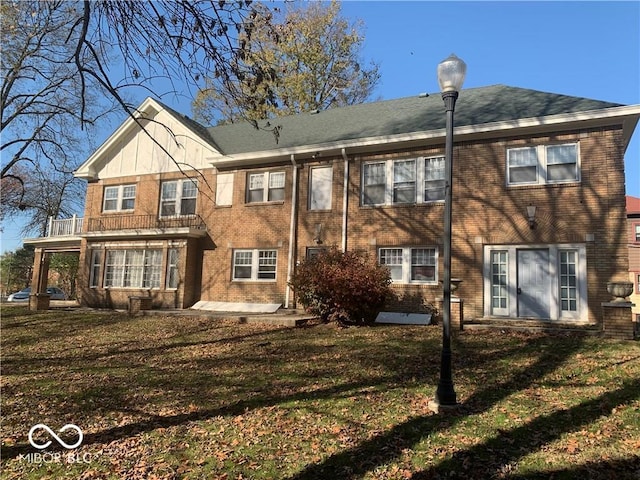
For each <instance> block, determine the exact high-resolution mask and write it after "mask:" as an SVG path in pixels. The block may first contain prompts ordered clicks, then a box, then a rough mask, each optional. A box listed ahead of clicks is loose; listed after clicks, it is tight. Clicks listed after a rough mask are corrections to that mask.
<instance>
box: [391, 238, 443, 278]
mask: <svg viewBox="0 0 640 480" xmlns="http://www.w3.org/2000/svg"><path fill="white" fill-rule="evenodd" d="M416 249H429V250H434V251H435V259H434V265H433V266H434V268H435V278H434V279H433V280H411V251H412V250H416ZM382 250H402V279H401V280H392V283H393V284H395V285H405V284H412V285H437V284H438V256H439V252H438V247H435V246H429V245H417V246H412V247H405V246H385V247H379V248H378V263H379V264H380V265H382V266H384V264H382V263H380V258H381V253H382Z"/></svg>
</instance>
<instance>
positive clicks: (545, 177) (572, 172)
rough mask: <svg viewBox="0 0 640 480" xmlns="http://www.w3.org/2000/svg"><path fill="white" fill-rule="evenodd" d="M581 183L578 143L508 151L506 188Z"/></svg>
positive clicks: (510, 149)
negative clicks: (507, 186)
mask: <svg viewBox="0 0 640 480" xmlns="http://www.w3.org/2000/svg"><path fill="white" fill-rule="evenodd" d="M579 180H580V168H579V154H578V144H577V143H567V144H562V145H537V146H531V147H519V148H509V149H508V150H507V183H508V184H509V185H542V184H548V183H567V182H577V181H579Z"/></svg>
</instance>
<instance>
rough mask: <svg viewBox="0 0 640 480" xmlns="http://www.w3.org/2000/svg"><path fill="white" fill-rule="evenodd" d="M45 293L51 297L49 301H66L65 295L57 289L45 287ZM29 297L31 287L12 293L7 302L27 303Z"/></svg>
mask: <svg viewBox="0 0 640 480" xmlns="http://www.w3.org/2000/svg"><path fill="white" fill-rule="evenodd" d="M47 293H48V294H49V295H51V300H66V299H67V294H66V293H64V292H63V291H62V290H61V289H60V288H58V287H47ZM29 295H31V287H27V288H24V289H22V290H20V291H19V292H15V293H12V294H11V295H9V297H8V298H7V301H8V302H28V301H29Z"/></svg>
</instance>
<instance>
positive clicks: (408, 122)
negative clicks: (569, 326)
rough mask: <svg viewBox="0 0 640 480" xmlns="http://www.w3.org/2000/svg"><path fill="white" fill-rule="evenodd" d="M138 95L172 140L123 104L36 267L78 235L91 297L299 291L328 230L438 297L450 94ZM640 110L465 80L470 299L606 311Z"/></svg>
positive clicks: (401, 288) (504, 314)
mask: <svg viewBox="0 0 640 480" xmlns="http://www.w3.org/2000/svg"><path fill="white" fill-rule="evenodd" d="M139 110H140V112H141V117H140V118H141V119H142V120H141V121H142V122H144V124H145V125H146V126H147V131H148V133H149V134H150V135H151V136H153V138H154V139H155V140H156V142H157V143H154V142H153V141H152V140H151V138H150V137H149V135H148V134H147V133H144V132H143V131H141V128H140V126H139V125H138V124H137V123H136V122H135V121H133V120H131V119H129V120H127V121H126V122H125V123H124V124H123V125H122V126H121V127H120V128H119V129H118V130H117V131H116V132H115V133H114V134H113V135H112V136H111V137H110V138H109V139H108V140H107V141H106V142H105V143H104V145H102V146H101V147H100V148H99V149H98V150H97V151H96V152H95V153H94V154H93V155H92V156H91V157H90V158H89V159H88V160H87V161H86V162H85V163H84V164H83V165H82V166H81V167H80V168H79V169H78V171H77V172H76V176H77V177H79V178H83V179H86V180H87V182H88V188H87V197H86V208H85V216H84V222H83V226H82V229H81V231H80V232H74V233H78V235H76V236H72V237H69V240H68V242H67V243H66V244H65V242H64V241H61V240H60V239H58V240H56V239H51V238H45V239H36V240H32V241H30V243H34V244H36V246H37V247H38V248H39V250H38V251H39V252H40V253H39V256H38V259H37V261H36V267H37V266H38V264H41V265H46V252H47V251H52V250H53V249H55V248H58V249H63V248H70V246H71V245H74V247H73V248H77V249H78V250H79V252H80V261H81V265H82V267H81V270H82V278H81V279H80V280H79V297H80V301H81V303H83V304H86V305H93V306H111V307H125V306H126V305H127V301H128V298H129V297H130V296H133V295H145V296H146V295H150V296H151V297H152V302H153V305H154V307H155V308H186V307H189V306H191V305H193V304H194V303H195V302H196V301H200V300H205V301H222V302H244V303H275V304H282V305H283V306H284V307H293V306H294V305H295V303H294V302H295V298H294V295H293V293H292V292H290V290H289V288H288V286H287V280H288V278H289V277H290V275H291V273H292V272H293V271H294V269H295V267H296V263H298V262H300V261H301V260H302V259H304V258H305V257H306V256H307V255H310V254H313V253H315V252H317V249H319V248H325V247H327V246H332V245H335V246H338V247H339V248H342V249H348V250H355V249H358V250H364V251H366V252H369V253H370V254H371V255H373V256H375V257H376V258H377V259H378V260H379V261H380V262H381V263H383V264H385V265H388V266H389V268H390V270H391V274H392V278H393V288H394V290H395V291H396V292H397V293H398V295H399V297H400V298H401V300H402V301H401V302H399V303H396V304H395V305H394V306H391V307H390V308H395V309H402V310H404V311H411V310H417V309H418V308H419V304H420V303H421V302H426V303H433V302H434V300H435V299H436V298H437V297H439V296H441V294H442V288H441V285H440V283H439V280H440V279H441V276H442V259H441V258H440V255H441V253H442V242H443V240H442V230H443V207H444V204H443V199H444V188H445V185H444V159H443V155H444V143H445V142H444V141H445V138H444V135H445V130H444V127H445V112H444V105H443V102H442V99H441V97H440V95H439V94H436V95H431V96H424V95H423V96H416V97H412V98H403V99H398V100H389V101H380V102H374V103H367V104H361V105H356V106H350V107H344V108H335V109H330V110H326V111H321V112H311V113H305V114H300V115H295V116H290V117H283V118H277V119H272V120H269V121H262V122H259V125H258V126H259V128H258V129H256V128H254V127H253V126H251V125H250V124H247V123H240V124H231V125H224V126H217V127H211V128H204V127H202V126H200V125H198V124H197V123H195V122H194V121H192V120H190V119H188V118H187V117H185V116H183V115H181V114H179V113H177V112H175V111H173V110H172V109H170V108H168V107H166V106H163V105H162V104H161V103H159V102H157V101H155V100H152V99H147V100H146V101H145V102H144V103H143V104H142V105H141V107H140V108H139ZM639 116H640V106H639V105H634V106H623V105H619V104H614V103H608V102H603V101H596V100H589V99H584V98H577V97H570V96H565V95H558V94H553V93H545V92H539V91H534V90H527V89H521V88H513V87H507V86H501V85H499V86H491V87H484V88H472V89H466V90H463V91H462V92H461V93H460V98H459V100H458V102H457V106H456V118H455V137H454V151H453V157H454V170H453V177H454V180H453V198H454V200H453V247H452V276H453V277H459V278H461V279H462V280H463V282H462V284H461V286H460V288H459V290H458V291H457V292H456V293H457V294H458V295H459V297H461V298H462V299H463V300H464V302H465V304H464V315H465V317H468V318H487V317H500V318H536V319H546V320H550V321H564V320H567V321H577V322H584V323H598V322H601V303H602V302H607V301H608V300H609V299H610V296H609V294H608V293H607V290H606V283H607V282H608V281H610V280H624V279H627V277H628V271H629V257H628V249H627V237H626V228H627V227H626V214H625V183H624V161H623V157H624V152H625V149H626V147H627V145H628V143H629V140H630V138H631V135H632V134H633V131H634V129H635V126H636V123H637V121H638V118H639ZM169 154H171V155H172V156H173V158H174V160H175V161H174V160H171V159H170V158H169ZM47 242H50V243H49V244H47ZM56 242H57V243H56ZM47 245H55V247H53V248H49V249H48V248H47ZM44 268H46V267H44ZM36 269H37V268H36ZM34 278H35V279H36V280H37V279H38V278H39V277H38V272H36V274H35V275H34ZM36 284H37V282H36Z"/></svg>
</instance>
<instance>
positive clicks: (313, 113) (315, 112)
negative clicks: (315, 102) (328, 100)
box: [309, 108, 320, 115]
mask: <svg viewBox="0 0 640 480" xmlns="http://www.w3.org/2000/svg"><path fill="white" fill-rule="evenodd" d="M309 113H310V114H311V115H315V114H317V113H320V110H318V109H317V108H316V109H315V110H311V111H310V112H309Z"/></svg>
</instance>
